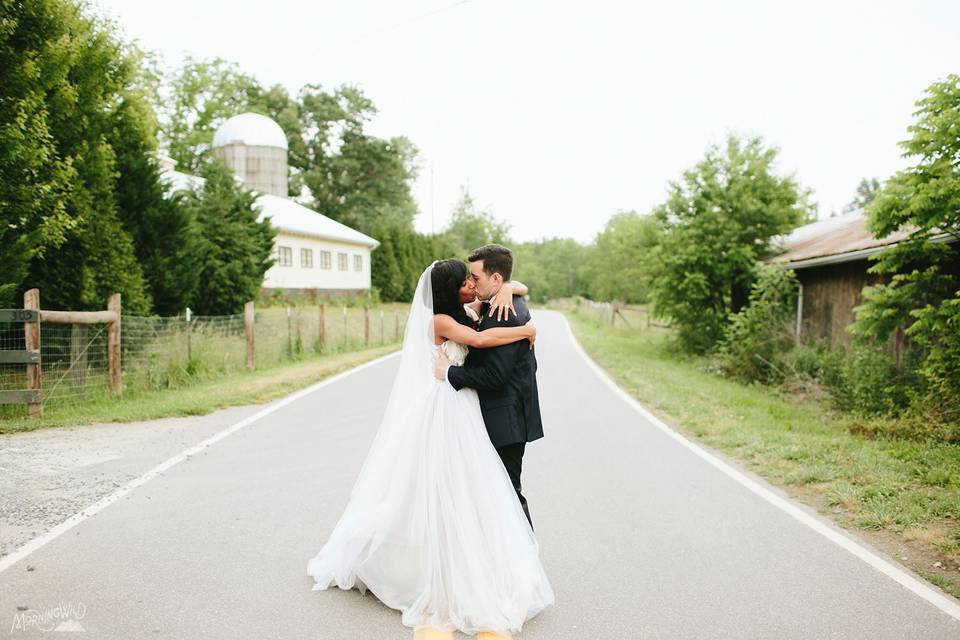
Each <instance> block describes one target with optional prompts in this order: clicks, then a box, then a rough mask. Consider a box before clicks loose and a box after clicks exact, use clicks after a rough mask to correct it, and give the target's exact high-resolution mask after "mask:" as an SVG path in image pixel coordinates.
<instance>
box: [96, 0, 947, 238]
mask: <svg viewBox="0 0 960 640" xmlns="http://www.w3.org/2000/svg"><path fill="white" fill-rule="evenodd" d="M93 1H94V3H95V4H96V5H99V6H100V7H101V8H102V10H103V12H104V13H106V14H108V15H112V16H114V17H115V18H116V19H117V21H118V22H119V23H120V24H121V26H122V27H123V31H124V32H125V34H126V36H127V37H128V38H131V39H136V40H138V41H139V42H140V44H141V46H143V47H145V48H147V49H152V50H155V51H159V52H160V53H161V54H162V55H163V56H164V59H165V60H166V61H167V62H168V63H169V64H174V65H175V64H177V62H178V61H179V60H181V58H182V56H183V54H185V53H191V54H193V55H195V56H199V57H204V58H212V57H216V56H219V57H222V58H225V59H228V60H233V61H236V62H237V63H239V64H240V66H241V68H242V69H244V70H245V71H247V72H248V73H252V74H253V75H254V76H256V77H257V78H258V80H260V82H262V83H263V84H266V85H271V84H275V83H279V84H282V85H284V86H285V87H287V88H288V89H289V90H290V91H291V92H292V93H294V94H295V93H296V92H297V91H298V90H299V88H300V87H301V86H303V85H304V84H307V83H318V84H321V85H323V86H324V87H326V88H333V87H334V86H336V85H339V84H341V83H351V84H355V85H358V86H360V87H361V88H363V90H364V91H365V93H366V94H367V95H368V96H369V97H370V98H371V99H372V100H373V101H374V104H376V106H377V107H378V109H379V110H380V114H379V116H378V117H377V119H376V120H375V122H374V123H373V125H372V127H371V129H370V130H371V132H373V133H374V134H376V135H380V136H384V137H386V136H393V135H405V136H407V137H408V138H410V139H411V140H412V141H413V143H414V144H415V145H416V146H417V147H418V148H419V149H420V152H421V154H420V163H421V171H420V177H419V178H418V180H417V183H416V185H415V188H414V194H415V196H416V198H417V201H418V203H419V206H420V212H421V213H420V216H419V217H418V219H417V227H418V228H419V229H420V230H422V231H430V230H431V226H433V227H434V228H436V229H437V230H440V229H441V228H442V227H443V226H444V225H445V223H446V221H447V220H448V219H449V214H450V210H451V208H452V206H453V204H454V202H455V201H456V200H457V198H458V195H459V188H460V185H462V184H467V185H468V186H469V189H470V191H471V193H472V194H473V195H474V197H475V198H476V199H477V201H478V202H479V203H480V204H481V205H482V206H484V207H486V208H488V209H489V210H490V211H491V212H492V213H493V214H494V215H495V216H496V217H497V218H499V219H502V220H505V221H507V222H508V223H509V224H510V225H511V231H512V235H513V237H514V239H516V240H521V241H523V240H535V239H539V238H543V237H554V236H564V237H573V238H576V239H577V240H580V241H583V242H588V241H590V240H591V239H592V238H593V236H594V234H595V233H596V232H597V231H599V230H600V229H601V228H602V227H603V225H604V223H605V222H606V220H607V219H608V218H609V217H610V215H612V214H613V213H615V212H616V211H617V210H620V209H636V210H638V211H641V212H646V211H648V210H649V209H650V208H651V207H653V206H654V205H656V204H658V203H659V202H661V201H662V200H663V199H664V196H665V193H666V191H665V190H666V186H667V181H668V180H671V179H676V178H678V177H679V175H680V173H681V172H682V171H683V170H684V169H686V168H688V167H690V166H691V165H693V164H694V163H696V162H697V161H698V160H699V159H700V158H701V157H702V156H703V153H704V151H705V149H706V147H707V145H708V144H710V143H712V142H722V140H723V138H724V136H725V134H726V132H727V131H733V132H736V133H740V134H755V135H761V136H763V137H764V139H765V140H766V142H767V143H768V144H772V145H775V146H777V147H779V148H780V149H781V155H780V165H779V170H780V171H781V172H783V173H787V172H796V174H797V177H798V178H799V179H800V181H801V182H802V183H803V184H804V185H806V186H808V187H810V188H812V189H813V190H814V199H815V201H816V202H817V203H818V204H819V206H820V215H821V216H823V217H825V216H827V215H829V213H830V211H831V209H836V210H837V211H839V210H840V209H841V208H842V207H843V205H844V204H845V203H846V202H848V201H849V200H851V199H852V197H853V195H854V190H855V188H856V185H857V183H858V182H859V180H860V178H861V177H873V176H876V177H879V178H880V179H885V178H886V177H888V176H889V175H890V174H892V173H893V172H894V171H896V170H897V169H899V168H902V167H904V166H905V165H906V160H904V159H903V158H901V156H900V153H901V150H900V148H899V147H898V146H897V142H898V141H900V140H902V139H904V138H905V137H907V132H906V127H907V125H908V124H910V123H911V122H912V116H911V114H912V112H913V111H914V102H915V101H916V100H917V99H919V98H920V97H921V95H922V92H923V90H924V88H925V87H926V86H928V85H929V84H930V83H932V82H934V81H936V80H938V79H941V78H943V77H944V76H945V75H946V74H947V73H950V72H960V64H958V61H960V37H958V36H957V34H958V33H960V2H956V1H955V0H916V1H914V2H904V1H902V0H900V1H887V0H872V1H867V0H855V1H854V0H827V1H824V0H807V1H805V2H796V1H794V2H790V3H785V2H776V1H773V0H741V1H727V2H721V1H717V0H712V1H710V0H701V1H694V0H685V1H684V0H681V1H670V2H668V1H667V0H661V1H660V2H657V3H643V2H636V1H634V2H622V1H621V2H613V1H609V0H589V1H588V0H581V1H578V2H568V1H555V2H548V1H547V0H459V1H458V0H416V1H396V0H395V1H393V2H388V1H383V0H337V1H315V2H304V1H302V0H301V1H293V0H268V1H263V0H260V1H257V2H248V1H245V0H231V1H229V2H227V1H220V0H164V1H163V2H144V1H143V0H93ZM431 168H432V180H431Z"/></svg>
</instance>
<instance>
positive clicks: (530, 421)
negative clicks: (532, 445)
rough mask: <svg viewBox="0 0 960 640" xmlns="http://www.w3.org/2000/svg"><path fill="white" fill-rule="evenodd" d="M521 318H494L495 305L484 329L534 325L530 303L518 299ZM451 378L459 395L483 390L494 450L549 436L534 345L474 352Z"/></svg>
mask: <svg viewBox="0 0 960 640" xmlns="http://www.w3.org/2000/svg"><path fill="white" fill-rule="evenodd" d="M513 305H514V307H516V309H517V315H513V313H510V314H509V315H510V317H509V318H505V319H503V320H497V318H496V317H493V318H490V317H488V315H487V314H488V312H489V311H490V307H489V305H487V304H486V303H484V305H483V307H482V308H481V317H480V325H479V328H480V330H481V331H482V330H484V329H490V328H493V327H517V326H520V325H523V324H526V323H527V322H529V321H530V311H529V310H528V309H527V303H526V302H525V301H524V299H523V298H522V297H520V296H514V298H513ZM447 379H448V380H449V381H450V384H451V385H453V388H454V389H456V390H457V391H459V390H460V389H462V388H464V387H470V388H473V389H476V390H477V395H479V396H480V411H481V413H482V414H483V421H484V423H485V424H486V427H487V433H488V434H489V435H490V441H491V442H493V446H495V447H500V446H503V445H507V444H514V443H517V442H531V441H533V440H537V439H538V438H542V437H543V424H542V422H541V420H540V399H539V396H538V394H537V358H536V354H535V348H534V349H531V348H530V341H529V340H518V341H517V342H513V343H511V344H505V345H503V346H500V347H493V348H491V349H470V352H469V354H468V355H467V359H466V361H465V362H464V363H463V366H462V367H450V369H449V370H448V372H447Z"/></svg>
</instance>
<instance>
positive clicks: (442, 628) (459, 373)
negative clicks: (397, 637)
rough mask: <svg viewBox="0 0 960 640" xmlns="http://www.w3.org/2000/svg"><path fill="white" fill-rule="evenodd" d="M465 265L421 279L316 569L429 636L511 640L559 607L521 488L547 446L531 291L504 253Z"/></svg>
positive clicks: (320, 577)
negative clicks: (384, 395) (528, 454)
mask: <svg viewBox="0 0 960 640" xmlns="http://www.w3.org/2000/svg"><path fill="white" fill-rule="evenodd" d="M467 260H468V262H469V267H468V266H467V265H466V264H464V263H463V262H462V261H460V260H440V261H435V262H434V263H433V264H431V265H430V266H428V267H427V268H426V270H425V271H424V272H423V273H422V274H421V276H420V279H419V281H418V282H417V288H416V292H415V293H414V297H413V301H412V303H411V305H410V315H409V317H408V320H407V326H406V330H405V332H404V337H403V348H402V351H401V354H400V367H399V371H398V373H397V376H396V378H395V379H394V383H393V388H392V389H391V392H390V396H389V399H388V401H387V408H386V410H385V413H384V416H383V419H382V421H381V423H380V427H379V429H378V431H377V433H376V436H375V437H374V439H373V443H372V444H371V446H370V450H369V452H368V453H367V457H366V459H365V460H364V463H363V466H362V467H361V469H360V473H359V475H358V477H357V480H356V482H355V484H354V486H353V489H352V490H351V493H350V499H349V502H348V504H347V507H346V509H345V510H344V512H343V515H342V516H341V517H340V520H339V521H338V522H337V524H336V526H335V527H334V530H333V532H332V533H331V534H330V538H329V539H328V541H327V542H326V544H324V545H323V547H322V548H321V549H320V551H319V553H317V555H316V556H315V557H313V558H312V559H311V560H310V561H309V563H308V564H307V574H308V575H310V576H312V577H313V578H314V580H315V584H314V585H313V590H315V591H317V590H324V589H327V588H328V587H331V586H334V585H336V586H337V587H339V588H340V589H351V588H353V587H354V586H357V588H359V589H360V591H361V592H364V593H365V592H366V590H367V589H369V590H370V591H372V592H373V593H374V595H375V596H376V597H377V598H378V599H379V600H380V601H381V602H383V603H384V604H386V605H387V606H388V607H391V608H393V609H398V610H399V611H401V612H402V617H401V622H402V624H404V625H405V626H408V627H411V628H413V629H414V638H415V639H417V640H434V639H440V638H452V632H453V631H461V632H463V633H466V634H468V635H477V636H478V637H480V638H482V639H494V638H509V637H510V634H511V633H517V632H519V631H520V630H521V627H522V625H523V623H524V622H525V621H526V620H528V619H530V618H532V617H534V616H535V615H537V614H538V613H539V612H540V611H541V610H542V609H544V608H545V607H547V606H549V605H551V604H553V602H554V594H553V589H552V587H551V586H550V582H549V581H548V579H547V576H546V574H545V572H544V569H543V566H542V564H541V563H540V559H539V547H538V544H537V540H536V537H535V536H534V532H533V524H532V521H531V519H530V512H529V509H528V507H527V501H526V498H524V497H523V495H522V494H521V486H520V471H521V467H522V464H521V463H522V460H523V452H524V448H525V446H526V443H527V442H530V441H532V440H537V439H539V438H541V437H543V428H542V426H541V422H540V407H539V401H538V398H537V381H536V370H537V361H536V357H535V353H534V349H533V344H534V341H535V339H536V329H535V328H534V327H533V325H532V324H530V323H529V320H530V312H529V311H528V310H527V306H526V303H525V302H524V300H523V298H522V297H521V295H523V294H526V287H525V286H524V285H522V284H520V283H514V282H511V281H510V276H511V272H512V269H513V256H512V254H511V253H510V250H509V249H507V248H506V247H502V246H500V245H486V246H483V247H480V248H479V249H476V250H474V251H473V252H471V254H470V255H469V257H468V258H467ZM514 294H518V295H517V296H516V297H514Z"/></svg>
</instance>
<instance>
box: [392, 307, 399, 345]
mask: <svg viewBox="0 0 960 640" xmlns="http://www.w3.org/2000/svg"><path fill="white" fill-rule="evenodd" d="M399 339H400V312H399V311H394V312H393V341H394V342H396V341H397V340H399Z"/></svg>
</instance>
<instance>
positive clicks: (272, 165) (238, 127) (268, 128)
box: [213, 113, 287, 198]
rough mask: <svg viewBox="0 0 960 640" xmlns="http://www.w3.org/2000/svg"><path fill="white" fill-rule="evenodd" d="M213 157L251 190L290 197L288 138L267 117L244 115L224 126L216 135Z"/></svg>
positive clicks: (228, 121) (278, 126) (227, 122)
mask: <svg viewBox="0 0 960 640" xmlns="http://www.w3.org/2000/svg"><path fill="white" fill-rule="evenodd" d="M213 153H214V154H215V155H216V156H217V157H219V158H221V159H222V160H223V161H224V162H225V163H226V164H227V166H228V167H230V169H231V170H232V171H233V172H234V173H235V174H237V175H238V176H239V177H240V179H241V180H243V183H244V185H246V186H247V187H248V188H250V189H254V190H255V191H259V192H260V193H269V194H272V195H275V196H280V197H282V198H286V197H287V136H286V135H284V133H283V129H281V128H280V125H278V124H277V123H276V122H274V121H273V120H271V119H270V118H268V117H267V116H262V115H260V114H259V113H241V114H240V115H237V116H233V117H232V118H230V119H229V120H227V121H226V122H224V123H223V124H222V125H220V128H218V129H217V131H216V133H214V135H213Z"/></svg>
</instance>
